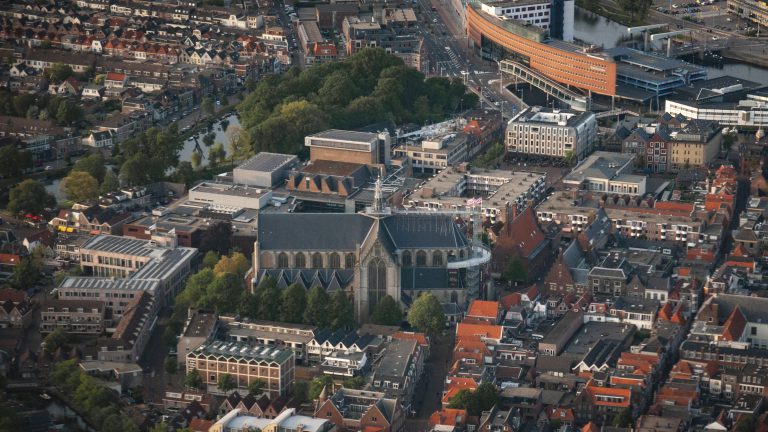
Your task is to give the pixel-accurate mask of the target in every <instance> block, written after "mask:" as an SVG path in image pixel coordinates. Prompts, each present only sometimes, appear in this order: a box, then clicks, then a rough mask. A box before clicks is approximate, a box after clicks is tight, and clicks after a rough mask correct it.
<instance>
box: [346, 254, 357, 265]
mask: <svg viewBox="0 0 768 432" xmlns="http://www.w3.org/2000/svg"><path fill="white" fill-rule="evenodd" d="M354 266H355V254H353V253H348V254H347V255H346V256H345V257H344V268H352V267H354Z"/></svg>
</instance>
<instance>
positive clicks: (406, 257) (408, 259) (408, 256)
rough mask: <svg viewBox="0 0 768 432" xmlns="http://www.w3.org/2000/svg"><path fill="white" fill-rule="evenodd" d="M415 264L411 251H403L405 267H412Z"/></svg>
mask: <svg viewBox="0 0 768 432" xmlns="http://www.w3.org/2000/svg"><path fill="white" fill-rule="evenodd" d="M411 265H413V263H412V261H411V253H410V252H408V251H405V252H403V267H410V266H411Z"/></svg>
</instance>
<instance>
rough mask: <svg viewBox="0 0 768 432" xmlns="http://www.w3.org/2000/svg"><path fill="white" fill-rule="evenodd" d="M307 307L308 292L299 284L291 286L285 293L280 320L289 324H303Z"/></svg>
mask: <svg viewBox="0 0 768 432" xmlns="http://www.w3.org/2000/svg"><path fill="white" fill-rule="evenodd" d="M306 307H307V291H306V290H305V289H304V288H303V287H302V286H301V285H299V284H295V283H294V284H291V285H289V286H288V288H286V289H285V291H284V292H283V302H282V305H281V306H280V320H281V321H285V322H289V323H301V322H303V318H304V309H305V308H306Z"/></svg>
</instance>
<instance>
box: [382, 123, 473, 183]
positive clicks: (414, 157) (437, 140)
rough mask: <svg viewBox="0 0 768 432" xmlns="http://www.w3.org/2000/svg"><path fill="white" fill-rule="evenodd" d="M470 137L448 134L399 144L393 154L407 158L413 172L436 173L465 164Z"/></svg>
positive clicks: (460, 134) (462, 134)
mask: <svg viewBox="0 0 768 432" xmlns="http://www.w3.org/2000/svg"><path fill="white" fill-rule="evenodd" d="M469 138H470V136H469V135H468V134H465V133H461V132H459V133H448V134H445V135H440V136H435V137H430V138H425V139H423V140H422V141H421V143H409V142H406V143H404V144H400V145H398V146H397V147H395V150H394V153H395V156H396V157H398V158H401V157H406V156H407V157H408V158H409V159H410V161H411V167H412V168H413V169H414V172H420V173H430V174H433V173H436V172H439V171H441V170H444V169H445V168H446V167H450V166H454V165H456V164H458V163H460V162H466V161H467V156H468V153H467V151H468V148H469Z"/></svg>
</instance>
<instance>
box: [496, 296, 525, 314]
mask: <svg viewBox="0 0 768 432" xmlns="http://www.w3.org/2000/svg"><path fill="white" fill-rule="evenodd" d="M522 302H523V301H522V296H521V295H520V293H518V292H515V293H512V294H507V295H505V296H504V297H502V298H501V306H502V307H504V310H508V309H509V308H511V307H512V306H520V305H521V304H522Z"/></svg>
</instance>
